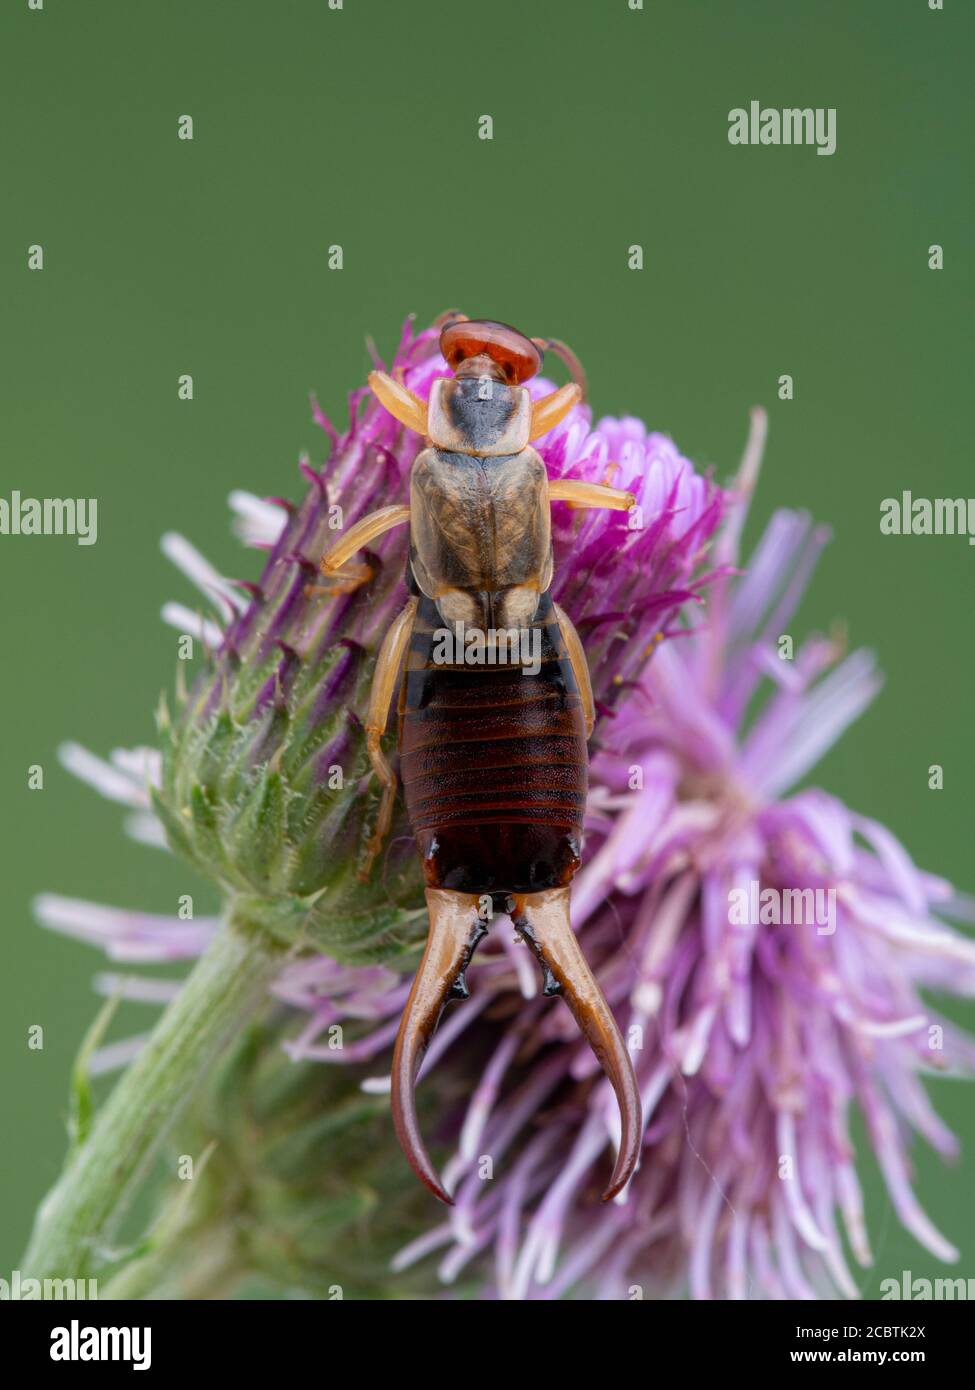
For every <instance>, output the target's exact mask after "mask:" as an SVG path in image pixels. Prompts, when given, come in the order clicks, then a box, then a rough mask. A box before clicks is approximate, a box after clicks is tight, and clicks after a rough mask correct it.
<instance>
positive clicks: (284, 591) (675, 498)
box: [154, 328, 720, 962]
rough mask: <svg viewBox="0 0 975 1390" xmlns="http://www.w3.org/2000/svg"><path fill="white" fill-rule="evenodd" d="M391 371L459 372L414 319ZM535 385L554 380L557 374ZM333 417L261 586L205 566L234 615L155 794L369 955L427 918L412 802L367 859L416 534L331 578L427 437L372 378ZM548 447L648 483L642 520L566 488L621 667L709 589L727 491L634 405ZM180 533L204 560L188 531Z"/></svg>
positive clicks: (582, 578) (198, 841)
mask: <svg viewBox="0 0 975 1390" xmlns="http://www.w3.org/2000/svg"><path fill="white" fill-rule="evenodd" d="M393 369H394V371H396V372H398V373H402V374H403V377H404V379H405V381H406V383H407V385H408V386H409V387H410V388H411V389H412V390H413V391H415V392H417V393H418V394H419V395H421V396H424V397H425V396H426V395H427V394H428V393H429V390H430V387H431V385H432V383H433V381H434V379H435V378H436V377H437V376H439V375H444V374H446V372H447V367H446V364H445V363H444V361H443V359H442V358H441V356H440V353H439V350H438V348H437V333H436V331H435V330H428V331H426V332H424V333H421V334H420V335H419V336H417V337H413V336H412V335H411V333H410V330H409V328H407V330H406V331H405V333H404V336H403V339H402V342H401V344H400V348H399V350H398V352H397V355H396V360H395V362H394V364H393ZM534 389H535V391H536V393H544V391H545V390H546V389H547V384H546V383H545V382H544V381H542V382H536V383H534ZM316 417H317V418H318V420H319V423H320V424H321V425H322V427H323V429H325V431H326V432H327V433H328V435H329V438H330V440H331V443H332V451H331V454H330V457H329V459H328V462H327V463H326V465H325V466H324V468H322V469H321V470H316V469H314V468H312V467H311V465H310V464H308V463H307V462H303V463H302V472H303V473H304V475H305V477H306V479H307V482H308V488H307V492H306V494H305V497H304V499H303V501H302V502H301V503H300V504H299V505H297V506H292V505H290V504H289V503H283V502H278V503H272V504H271V506H272V507H276V508H277V512H278V517H277V525H276V526H273V529H271V530H270V534H268V533H267V532H265V533H264V534H263V535H261V536H260V537H257V538H256V539H259V542H260V543H262V544H267V545H269V547H270V550H269V554H268V557H267V560H266V563H265V566H264V570H263V573H262V574H261V577H260V579H259V581H258V582H257V584H253V585H251V584H248V585H245V586H243V588H244V596H243V597H242V596H241V595H240V594H239V593H238V587H237V586H234V585H232V584H229V583H228V582H227V581H225V580H223V579H221V578H219V577H218V576H216V575H215V574H212V573H208V572H207V570H206V568H205V567H202V566H201V565H200V564H194V565H193V568H194V571H195V574H196V577H197V578H198V579H199V580H200V581H201V585H202V587H204V589H205V590H206V593H207V598H208V599H209V600H210V601H211V602H212V603H214V604H215V605H216V607H217V617H218V618H219V619H220V621H221V624H222V625H221V628H220V630H219V632H213V633H212V634H211V635H212V636H213V637H214V638H215V639H216V640H215V641H214V643H213V650H212V651H210V652H208V653H207V659H206V670H205V671H204V673H203V675H202V676H201V677H200V678H199V680H198V681H197V683H196V685H195V686H194V688H193V689H192V691H190V692H189V694H188V695H183V694H182V693H181V699H180V706H179V709H178V711H177V712H176V714H175V716H174V717H173V719H172V721H171V722H170V720H169V716H168V714H164V729H163V733H164V746H163V764H162V785H161V787H160V789H159V790H158V792H157V793H156V794H155V798H154V801H155V808H156V811H157V813H158V815H159V817H160V819H161V820H162V822H163V824H164V825H165V828H166V831H167V834H168V836H169V839H170V842H171V843H172V845H173V846H174V848H177V849H179V850H181V851H182V852H184V853H185V854H187V855H188V856H189V857H190V858H191V859H192V860H193V861H194V862H195V863H196V864H197V866H198V867H200V868H201V869H203V870H204V871H205V872H206V873H207V874H209V875H211V876H213V877H216V878H218V879H219V880H220V882H221V883H222V884H223V885H224V886H225V887H226V888H227V889H228V890H229V891H231V892H233V893H234V894H235V895H237V896H238V897H243V898H244V899H245V900H246V902H247V904H248V910H249V911H250V912H251V914H252V915H254V916H255V917H256V918H257V919H259V920H260V921H262V922H263V923H265V925H267V926H268V927H269V928H270V929H271V930H272V931H274V932H275V933H277V934H279V935H282V936H283V937H285V938H286V939H289V940H297V939H299V938H300V939H301V940H302V941H303V942H306V943H309V944H314V945H317V946H320V947H321V948H323V949H325V950H327V951H328V952H329V953H330V954H331V955H333V956H335V957H338V958H340V959H343V960H346V961H356V962H364V961H367V960H370V959H384V958H386V957H388V956H389V955H391V954H394V953H395V952H396V951H397V950H400V949H402V944H403V940H404V937H405V939H406V940H407V941H409V940H411V939H413V940H415V939H416V937H417V935H422V932H423V923H422V917H421V914H420V913H419V912H418V910H417V905H418V903H419V902H420V901H422V899H420V897H419V894H418V888H419V874H418V870H417V867H416V863H415V855H414V854H413V852H412V849H411V846H410V842H409V832H408V828H407V827H406V825H405V822H404V821H403V820H402V818H401V819H400V821H399V823H398V825H397V826H396V827H395V829H394V836H393V840H392V846H391V849H390V852H389V854H388V855H387V856H386V860H385V863H384V865H383V870H382V872H381V873H375V874H373V875H371V876H370V880H369V881H368V882H365V883H363V882H360V881H359V878H358V875H357V871H358V869H359V868H361V864H362V857H361V852H362V847H363V842H364V838H365V835H366V833H367V831H368V828H369V824H370V821H371V819H372V817H373V815H374V812H375V807H376V788H375V786H374V784H373V782H372V779H371V772H370V767H369V762H368V758H367V756H366V751H365V740H364V735H363V728H362V723H361V715H362V711H363V710H364V708H365V704H366V701H367V698H368V682H369V678H370V675H371V666H372V663H371V660H370V656H371V654H372V652H373V651H374V649H375V647H376V646H377V645H378V642H379V641H380V640H381V638H382V636H383V635H384V633H385V631H386V630H387V628H388V627H389V624H390V622H391V621H392V618H393V616H394V615H395V613H396V612H397V611H398V610H399V608H401V607H402V605H403V603H404V602H405V598H406V592H405V586H404V571H405V563H406V546H407V541H406V537H405V535H404V534H403V533H399V534H395V535H390V536H387V537H385V538H383V539H382V540H381V541H379V542H378V543H377V546H376V550H375V552H369V553H368V554H367V563H368V565H369V568H370V569H371V571H372V578H371V579H370V581H369V582H368V584H365V585H363V586H362V587H360V588H359V589H357V590H355V591H353V592H350V593H344V594H341V593H340V594H335V595H330V594H329V593H328V592H323V589H322V586H321V585H320V584H319V580H320V578H321V576H320V575H319V573H318V562H319V560H320V558H321V556H322V554H323V553H324V552H325V551H326V550H327V549H328V548H329V546H330V544H331V543H332V542H333V541H334V539H335V537H336V532H337V530H338V529H339V528H346V527H348V526H350V525H352V524H353V523H354V522H356V521H358V520H359V519H360V518H361V517H362V516H364V515H366V514H367V513H369V512H371V511H374V510H376V509H377V508H378V507H380V506H384V505H388V504H390V503H393V502H397V501H405V500H406V498H407V486H408V478H409V470H410V465H411V463H412V461H413V458H414V456H415V455H416V453H417V451H418V449H419V448H420V447H421V443H422V441H421V440H420V438H419V437H418V436H417V435H414V434H412V433H410V432H409V431H408V430H406V429H404V427H403V426H401V425H399V424H398V423H397V422H396V421H395V420H394V419H393V417H392V416H391V415H389V414H388V413H387V412H386V411H385V410H384V409H383V408H382V406H381V405H380V404H379V403H378V402H377V401H376V400H375V399H374V398H373V397H372V396H371V394H370V393H368V392H367V391H365V390H363V391H357V392H354V393H353V395H352V398H351V401H350V425H349V428H348V430H347V431H346V433H345V434H344V435H341V436H339V435H338V434H337V433H336V431H335V430H334V429H333V427H332V426H331V425H330V424H329V422H328V421H327V420H326V419H325V418H324V416H322V415H321V413H320V412H319V411H318V410H317V407H316ZM614 449H615V450H616V453H615V454H614V453H613V452H612V451H613V450H614ZM540 451H541V453H542V456H543V458H544V459H545V460H546V463H547V464H548V466H549V469H550V471H551V474H552V476H554V477H560V476H563V475H568V476H572V477H577V478H583V479H593V478H597V477H598V478H603V477H604V476H605V475H606V474H607V472H608V471H615V472H617V473H618V474H619V483H620V485H621V486H625V487H633V488H634V489H635V490H636V491H637V495H638V500H639V512H638V513H637V516H636V518H635V520H636V521H637V523H638V525H637V526H636V527H634V526H632V523H631V526H630V529H627V523H626V522H625V521H620V520H619V519H617V518H615V517H611V516H610V517H607V516H605V515H601V514H600V515H598V516H595V515H594V516H592V517H591V518H589V519H587V520H585V521H580V520H579V519H578V517H577V516H574V515H573V514H572V513H571V512H570V511H569V509H568V508H566V507H564V506H560V507H559V511H560V512H561V513H563V515H562V516H561V517H560V518H558V521H557V529H556V541H555V544H556V552H557V553H556V560H557V564H558V563H559V562H560V561H561V562H562V569H561V571H560V580H559V589H558V594H559V596H560V597H561V599H562V601H563V602H565V603H567V604H569V605H571V607H572V608H573V609H574V611H575V613H576V614H577V616H578V617H579V618H580V620H581V621H582V622H583V625H584V627H586V628H588V629H589V630H590V631H591V633H592V641H593V648H594V651H595V653H596V654H597V656H598V655H599V654H601V653H607V654H608V653H609V652H612V653H613V661H614V670H615V673H616V675H617V678H618V679H619V680H622V679H624V678H625V676H626V675H627V673H628V672H629V671H631V670H635V669H637V668H638V666H639V664H640V663H641V661H642V660H643V659H644V654H645V650H646V648H647V646H648V643H650V642H652V641H653V640H654V638H655V637H656V636H657V635H658V634H659V633H660V632H661V631H662V628H663V624H664V623H665V622H666V620H667V618H668V616H670V615H672V614H673V613H674V612H675V611H676V609H677V607H678V606H679V605H680V604H681V603H682V602H683V601H684V600H685V599H687V598H689V597H691V595H692V592H693V577H694V575H695V571H696V570H697V568H698V565H699V559H700V555H701V553H702V552H703V549H704V546H705V543H706V541H707V539H708V537H709V535H710V533H711V531H712V530H713V529H714V525H715V523H716V521H717V518H718V514H719V508H720V493H719V492H718V490H717V489H716V488H714V487H713V486H712V485H710V484H708V483H707V482H705V480H704V479H702V478H700V477H698V476H697V475H696V474H695V473H694V472H693V470H692V468H691V467H690V465H689V464H688V463H687V462H686V461H685V460H682V459H681V458H680V456H679V455H678V454H677V451H676V450H675V448H674V446H673V445H672V444H671V443H670V441H669V440H665V439H663V438H661V437H659V436H650V437H649V438H648V437H647V434H646V431H645V430H644V429H643V427H642V426H641V425H640V424H639V422H638V421H633V420H623V421H607V422H603V423H602V424H600V425H598V426H597V427H596V428H595V429H593V428H591V425H590V419H589V411H588V410H587V409H585V408H582V407H579V408H577V409H576V410H574V411H573V412H572V414H571V415H570V417H569V418H568V419H567V420H566V421H565V422H564V423H563V425H562V426H561V427H560V428H559V429H557V430H554V431H552V432H550V435H549V436H548V437H547V438H545V439H544V440H543V441H541V446H540ZM614 459H615V460H616V462H615V463H612V462H611V460H614ZM614 481H615V479H614ZM247 505H248V504H247V503H244V507H245V508H247ZM265 507H266V504H265ZM245 514H246V515H248V516H249V519H250V520H251V521H252V522H253V519H254V518H255V516H257V517H260V516H262V515H263V513H262V511H261V504H257V506H255V505H254V504H253V501H252V502H251V504H250V507H249V512H245ZM644 518H645V524H644ZM170 547H171V549H172V548H173V543H172V542H170ZM175 548H176V552H177V554H178V555H180V556H181V557H186V558H189V559H190V562H191V564H192V563H193V557H192V554H189V553H188V552H187V550H186V547H185V543H184V544H183V546H182V547H180V546H179V543H177V544H176V547H175ZM570 557H571V565H570V564H567V563H565V562H566V561H568V560H569V559H570ZM688 586H691V587H688ZM176 616H177V617H178V618H179V619H180V620H184V619H185V615H184V614H182V613H178V614H177V615H176ZM605 697H606V700H607V701H609V700H611V698H612V692H611V691H609V690H607V691H606V692H605Z"/></svg>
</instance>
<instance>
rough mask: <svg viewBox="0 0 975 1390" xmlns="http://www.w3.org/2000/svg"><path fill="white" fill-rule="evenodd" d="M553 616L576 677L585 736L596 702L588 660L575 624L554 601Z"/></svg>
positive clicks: (589, 726) (594, 712) (592, 723)
mask: <svg viewBox="0 0 975 1390" xmlns="http://www.w3.org/2000/svg"><path fill="white" fill-rule="evenodd" d="M553 607H554V608H555V616H556V618H558V621H559V631H560V632H561V633H562V641H563V642H564V643H565V651H566V655H567V656H568V658H569V663H570V665H571V666H572V674H573V675H574V676H575V678H576V685H577V686H578V687H579V695H580V697H581V699H582V709H583V713H584V714H585V716H586V738H587V739H588V738H589V737H590V736H591V735H592V731H593V725H594V724H595V723H596V702H595V700H594V699H593V695H592V679H591V677H590V675H589V662H588V661H587V660H586V653H585V652H584V651H583V649H582V643H581V642H580V641H579V634H578V632H576V630H575V625H574V623H573V622H572V619H571V618H570V617H569V615H568V613H566V612H565V611H564V609H562V608H560V607H559V605H558V604H557V603H556V604H554V605H553Z"/></svg>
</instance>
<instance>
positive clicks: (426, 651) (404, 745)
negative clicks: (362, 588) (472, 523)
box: [400, 593, 587, 894]
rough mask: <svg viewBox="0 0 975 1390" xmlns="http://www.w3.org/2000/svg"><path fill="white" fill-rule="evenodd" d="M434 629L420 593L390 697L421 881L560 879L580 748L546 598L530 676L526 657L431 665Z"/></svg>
mask: <svg viewBox="0 0 975 1390" xmlns="http://www.w3.org/2000/svg"><path fill="white" fill-rule="evenodd" d="M444 631H445V625H444V621H443V619H442V618H441V617H440V615H439V613H438V612H437V608H436V605H435V604H434V602H433V601H432V600H431V599H428V598H426V597H421V599H420V606H419V609H418V612H417V617H416V622H415V624H414V628H413V638H412V643H411V647H410V652H409V656H408V658H407V662H406V671H405V677H404V682H403V687H402V694H401V698H400V771H401V775H402V779H403V789H404V793H405V797H406V806H407V811H408V814H409V818H410V824H411V826H412V828H413V831H414V834H415V835H416V839H417V845H418V848H419V851H420V855H421V858H422V862H423V868H424V873H425V876H426V881H427V884H428V886H429V887H431V888H446V889H453V890H455V891H458V892H464V893H479V894H481V893H484V894H487V893H498V892H506V893H535V892H540V891H543V890H545V889H549V888H557V887H561V886H563V885H565V884H567V883H568V882H569V880H570V879H571V878H572V875H573V874H574V873H575V871H576V869H577V868H578V866H579V858H580V854H581V849H582V820H583V812H584V808H585V801H586V788H587V753H586V732H585V716H584V712H583V707H582V700H581V697H580V694H579V689H578V686H577V684H576V680H575V676H574V675H573V672H572V667H571V664H570V661H569V658H568V656H567V654H566V650H565V645H564V643H563V641H562V634H561V632H560V630H559V625H558V621H557V619H556V616H555V612H554V609H553V605H552V600H551V598H550V596H549V594H548V593H545V594H543V595H542V596H541V599H540V602H539V605H538V612H537V614H536V616H535V618H534V620H533V622H532V623H531V624H529V625H528V628H527V634H528V635H527V637H526V638H525V640H526V641H527V642H528V644H529V646H530V647H531V645H532V644H537V646H535V647H534V651H535V652H536V653H537V655H538V658H539V660H538V666H539V669H538V671H537V673H533V674H532V673H528V672H526V669H525V663H519V664H515V663H511V662H509V663H508V664H503V665H491V664H478V665H472V664H466V663H465V662H463V661H455V662H451V663H438V661H437V660H435V654H436V651H437V641H438V634H443V633H444ZM532 633H535V634H536V635H535V636H534V637H532V635H531V634H532ZM455 655H456V653H455ZM529 664H533V663H529Z"/></svg>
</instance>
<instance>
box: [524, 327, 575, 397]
mask: <svg viewBox="0 0 975 1390" xmlns="http://www.w3.org/2000/svg"><path fill="white" fill-rule="evenodd" d="M532 342H533V343H534V344H535V346H536V347H537V348H540V349H541V351H542V352H554V353H555V355H556V357H561V359H562V361H563V362H564V363H565V365H566V366H567V367H568V369H569V375H570V376H571V377H572V380H573V381H574V382H575V384H576V385H577V386H578V388H579V390H580V391H581V392H582V399H583V400H588V397H589V388H588V386H587V385H586V372H585V368H584V367H583V365H582V363H581V362H580V361H579V359H578V357H576V355H575V353H574V352H573V351H572V349H571V348H570V347H569V345H568V343H563V342H562V341H561V339H559V338H532Z"/></svg>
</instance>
